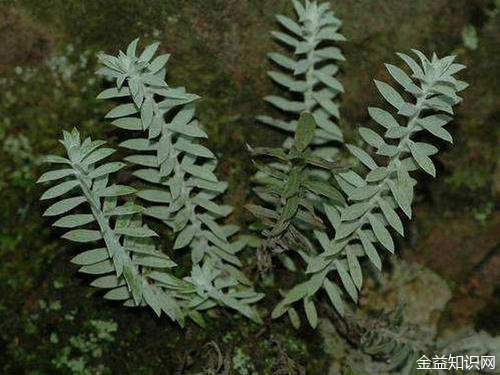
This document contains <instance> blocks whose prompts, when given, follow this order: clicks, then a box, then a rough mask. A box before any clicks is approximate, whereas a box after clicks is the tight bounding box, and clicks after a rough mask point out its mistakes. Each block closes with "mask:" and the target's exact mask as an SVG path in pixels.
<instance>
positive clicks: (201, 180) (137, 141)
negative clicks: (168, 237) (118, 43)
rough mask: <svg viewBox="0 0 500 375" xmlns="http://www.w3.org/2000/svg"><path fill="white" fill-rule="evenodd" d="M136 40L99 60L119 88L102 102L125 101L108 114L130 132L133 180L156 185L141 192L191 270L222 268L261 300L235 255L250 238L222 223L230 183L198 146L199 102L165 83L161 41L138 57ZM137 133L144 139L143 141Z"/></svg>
mask: <svg viewBox="0 0 500 375" xmlns="http://www.w3.org/2000/svg"><path fill="white" fill-rule="evenodd" d="M137 43H138V39H136V40H134V41H132V42H131V43H130V44H129V46H128V48H127V51H126V53H123V52H120V53H119V54H118V56H116V57H115V56H110V55H101V56H100V60H101V62H102V63H103V64H104V67H103V68H102V69H100V70H99V73H100V74H103V75H105V76H106V77H109V78H111V79H113V80H114V81H115V84H116V86H115V87H112V88H109V89H107V90H104V91H103V92H102V93H101V94H100V95H99V96H98V97H99V98H101V99H108V98H121V99H122V100H125V101H126V103H122V104H120V105H118V106H116V107H115V108H113V109H112V110H111V111H110V112H109V113H108V114H107V115H106V117H107V118H112V119H115V120H114V121H113V124H114V125H116V126H118V127H120V128H122V129H125V130H128V131H132V132H129V133H128V134H130V138H129V139H127V140H125V141H124V142H122V143H121V144H120V146H121V147H123V148H125V149H127V150H130V152H131V153H132V154H131V155H128V156H127V157H126V158H125V160H126V161H127V162H129V163H131V164H133V165H134V166H135V167H136V168H135V170H134V173H133V174H134V176H136V177H137V178H139V179H140V180H142V181H143V182H145V183H147V184H149V185H150V186H148V187H147V188H141V189H140V190H139V191H138V192H137V196H138V197H139V198H140V199H141V200H142V201H143V202H144V204H145V205H146V206H147V207H146V209H145V210H144V215H147V216H150V217H153V218H156V219H159V220H161V221H162V222H164V223H165V224H167V225H168V226H169V227H170V228H171V229H173V231H174V232H175V233H177V237H176V240H175V243H174V249H182V248H186V247H188V248H189V249H190V251H191V259H192V262H193V266H195V267H196V266H197V265H198V264H205V263H206V264H207V265H209V268H213V269H214V270H215V271H217V273H218V275H219V276H218V277H219V281H218V282H216V283H215V285H221V286H222V287H227V286H231V287H234V288H239V289H242V290H243V292H242V293H243V294H245V295H248V296H251V298H246V299H243V300H242V301H246V302H248V303H250V302H255V301H257V300H258V299H260V298H261V297H262V295H261V294H258V293H255V292H253V291H250V290H249V287H251V282H250V281H249V280H248V278H247V277H246V276H245V275H244V274H243V273H242V272H241V271H240V270H239V267H241V266H242V263H241V261H240V260H239V259H238V257H237V253H238V252H239V251H240V250H242V249H243V248H244V247H245V244H246V243H245V240H244V239H243V238H239V239H237V240H235V241H232V240H230V238H231V237H234V236H235V234H236V233H237V232H238V227H236V226H234V225H221V224H219V223H218V220H219V219H221V218H225V217H226V216H228V215H229V214H230V212H231V211H232V208H231V207H230V206H227V205H221V204H218V203H217V202H216V201H215V199H216V198H217V197H218V196H219V195H220V194H221V193H223V192H224V191H225V190H226V188H227V183H225V182H221V181H219V180H218V179H217V176H216V175H215V174H214V170H215V168H216V166H217V160H216V157H215V155H214V154H213V153H212V152H211V151H210V150H209V149H208V148H206V147H205V146H203V145H201V144H200V143H199V139H203V138H207V134H206V133H205V131H204V130H203V129H202V127H201V125H200V124H199V123H198V121H197V120H196V119H195V118H194V115H195V104H194V101H195V100H197V99H198V98H199V97H198V96H197V95H193V94H189V93H186V91H185V89H184V88H176V89H173V88H170V87H169V86H168V85H167V83H166V82H165V81H164V79H165V73H166V69H165V64H166V62H167V60H168V57H169V55H160V56H157V57H155V58H153V57H154V54H155V52H156V50H157V48H158V43H154V44H152V45H149V46H147V47H146V48H145V49H144V50H143V52H142V53H141V54H139V55H138V56H137V53H136V50H137ZM137 131H142V134H143V135H142V136H139V137H137V135H138V134H140V133H137ZM202 267H203V266H202ZM233 305H234V304H233ZM233 307H236V306H233ZM237 308H238V309H239V310H240V312H241V313H243V314H244V315H246V316H248V317H251V318H252V319H254V320H256V321H259V318H258V315H257V313H256V312H255V311H254V310H253V309H252V308H251V307H250V306H249V305H243V304H242V303H240V304H239V305H238V306H237Z"/></svg>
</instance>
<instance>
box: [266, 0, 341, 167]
mask: <svg viewBox="0 0 500 375" xmlns="http://www.w3.org/2000/svg"><path fill="white" fill-rule="evenodd" d="M293 5H294V8H295V12H296V17H294V19H292V18H289V17H287V16H284V15H277V16H276V19H277V22H278V24H279V26H280V28H281V30H282V31H273V32H272V33H271V34H272V36H273V38H274V39H275V40H276V41H277V42H278V44H280V45H282V46H283V47H284V48H285V52H284V54H282V53H269V54H268V57H269V60H270V61H271V62H272V64H273V66H275V67H276V68H277V70H272V71H269V72H268V75H269V77H270V78H271V79H272V80H273V81H274V82H275V83H277V84H278V85H279V86H281V87H283V88H284V89H285V90H286V93H285V95H284V96H283V97H282V96H267V97H266V98H265V100H266V101H267V102H268V103H270V104H271V105H273V106H274V107H276V108H277V109H279V110H281V111H283V112H288V113H289V114H292V115H293V117H295V118H296V119H298V116H299V114H300V113H301V112H303V111H306V112H310V113H312V115H313V116H314V118H315V120H316V123H317V124H318V127H317V129H316V131H315V137H314V139H313V142H312V148H313V149H314V150H315V152H316V153H319V154H320V155H321V156H323V157H325V158H327V159H330V160H331V158H332V157H333V156H334V155H335V153H336V152H337V150H336V148H335V147H332V142H342V141H343V136H342V131H341V130H340V128H339V127H338V125H337V120H338V118H339V110H338V105H337V104H336V103H335V102H334V101H333V100H334V99H335V98H336V97H337V96H338V94H339V93H341V92H343V91H344V88H343V86H342V84H341V83H340V82H339V81H338V80H337V79H336V78H335V75H336V74H337V72H338V70H339V68H338V65H337V64H338V62H339V61H344V60H345V58H344V56H343V54H342V52H341V50H340V49H339V48H338V47H336V46H335V44H336V43H337V42H340V41H344V40H345V38H344V37H343V36H342V34H340V32H339V29H340V27H341V21H340V20H339V19H338V18H336V17H335V15H334V13H333V12H332V11H331V10H330V5H329V4H328V3H321V4H318V3H317V2H316V1H306V2H305V3H304V4H303V3H301V2H299V1H297V0H294V1H293ZM332 43H333V44H334V45H332ZM292 97H294V98H297V97H300V100H299V99H292ZM258 119H259V121H261V122H263V123H264V124H267V125H270V126H273V127H275V128H278V129H281V130H284V131H286V132H287V133H293V132H295V129H296V127H297V120H292V121H283V120H280V119H275V118H271V117H269V116H259V117H258ZM292 137H293V134H292ZM291 141H292V140H291V138H288V139H287V140H286V141H285V145H286V146H287V147H288V146H289V145H290V144H291Z"/></svg>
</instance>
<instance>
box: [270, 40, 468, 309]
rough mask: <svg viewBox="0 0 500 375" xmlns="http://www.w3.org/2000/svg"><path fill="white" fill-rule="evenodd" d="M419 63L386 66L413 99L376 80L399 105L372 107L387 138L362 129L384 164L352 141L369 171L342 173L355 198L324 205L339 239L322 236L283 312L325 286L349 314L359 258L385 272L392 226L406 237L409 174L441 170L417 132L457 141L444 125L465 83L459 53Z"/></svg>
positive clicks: (358, 283)
mask: <svg viewBox="0 0 500 375" xmlns="http://www.w3.org/2000/svg"><path fill="white" fill-rule="evenodd" d="M414 52H415V54H416V56H417V58H418V60H419V61H418V62H417V61H416V60H415V59H413V58H411V57H410V56H408V55H405V54H399V56H400V57H401V58H402V59H403V61H404V62H405V63H406V64H407V65H408V67H409V68H410V71H411V73H410V74H407V73H406V72H405V71H403V70H402V69H400V68H398V67H396V66H394V65H389V64H388V65H387V69H388V71H389V73H390V75H391V76H392V77H393V78H394V79H395V81H396V83H397V84H398V85H400V86H401V87H402V88H403V89H404V91H405V94H404V95H405V96H407V97H408V98H412V99H413V100H410V101H407V100H406V99H405V98H404V97H403V95H401V94H400V93H399V92H398V91H397V90H396V89H394V88H393V87H392V86H390V85H389V84H387V83H384V82H380V81H375V84H376V86H377V89H378V90H379V91H380V93H381V94H382V96H383V98H384V99H385V100H386V101H387V102H388V104H390V105H391V106H392V107H394V108H395V109H396V114H395V115H393V114H391V113H390V112H388V111H386V110H384V109H381V108H375V107H373V108H369V114H370V116H371V117H372V119H373V120H374V121H375V122H376V123H377V124H379V125H380V126H382V127H383V129H384V130H385V134H384V137H382V136H380V135H379V134H378V133H377V132H375V131H373V130H372V129H370V128H361V129H360V134H361V137H362V138H363V139H364V140H365V141H366V143H367V144H368V145H370V146H371V147H373V148H374V150H375V154H376V156H377V160H379V161H378V162H377V161H375V159H374V158H373V157H372V156H371V155H370V154H369V153H368V152H366V151H365V150H363V149H361V148H359V147H357V146H354V145H349V146H347V147H348V148H349V150H350V151H351V153H352V154H353V155H354V156H355V157H356V158H357V159H358V160H359V161H360V162H361V163H362V164H363V165H364V166H365V167H367V169H368V171H367V173H366V175H365V176H364V177H362V176H361V175H359V174H358V173H356V172H355V171H353V170H350V171H348V172H343V173H339V174H338V175H337V176H336V178H337V181H338V184H339V186H340V187H341V188H342V190H343V191H344V193H345V194H346V196H347V198H348V200H349V204H347V205H345V206H340V207H331V206H330V207H328V209H325V213H326V218H327V220H326V221H325V225H326V226H329V227H330V228H331V229H332V230H333V231H334V233H335V235H334V237H333V238H326V239H324V240H323V241H322V245H324V246H323V249H322V252H321V253H320V254H319V255H318V256H316V257H311V258H310V259H309V260H308V266H307V270H306V273H307V274H308V275H309V279H308V280H307V281H305V282H302V283H300V284H298V285H296V286H295V287H294V288H292V289H291V290H290V291H289V292H288V293H287V294H286V296H285V297H284V299H283V300H282V301H281V302H280V303H279V304H278V305H277V306H276V307H275V309H274V311H273V317H274V318H277V317H279V316H281V315H283V314H284V313H286V312H287V311H289V310H290V308H291V307H292V306H293V304H294V303H296V302H297V301H300V300H303V301H304V303H306V305H307V304H312V303H314V302H312V301H313V300H314V298H315V297H316V294H317V292H318V291H319V290H321V289H323V290H324V291H325V292H326V294H327V295H328V297H329V298H330V300H331V303H332V304H333V306H334V307H335V308H336V309H337V311H338V312H339V313H340V314H341V315H343V313H344V292H343V291H342V288H340V287H339V286H338V283H337V282H336V280H339V281H340V284H341V285H342V286H343V290H345V291H346V292H347V294H348V295H349V297H350V298H351V299H352V300H353V301H354V302H356V301H357V299H358V293H359V291H360V290H361V287H362V285H363V274H362V268H361V264H360V259H362V258H364V257H366V258H368V260H369V261H370V262H371V263H372V264H373V265H374V266H375V267H376V268H377V269H379V270H381V268H382V261H381V257H380V255H379V249H377V247H379V246H381V247H383V248H385V249H387V250H388V251H389V252H391V253H393V252H394V250H395V249H394V241H393V239H392V235H391V233H390V228H392V229H394V230H395V231H396V232H398V233H399V234H401V235H403V224H402V222H401V219H400V217H399V215H398V213H397V209H398V208H400V209H401V210H402V211H403V212H404V213H405V214H406V215H407V216H408V217H409V218H411V202H412V200H413V187H414V185H415V183H416V181H415V180H414V179H413V178H412V177H411V176H410V172H412V171H415V170H418V169H422V170H424V171H425V172H427V173H429V174H431V175H432V176H435V174H436V169H435V166H434V164H433V162H432V160H431V159H430V156H431V155H433V154H435V153H437V152H438V148H437V147H436V146H434V145H432V144H430V143H428V142H425V141H423V140H420V141H419V140H418V139H417V137H418V136H420V134H421V133H423V132H427V133H428V134H430V135H432V136H434V137H435V138H436V139H444V140H446V141H451V136H450V134H449V132H448V131H446V130H445V129H444V128H443V126H444V125H446V124H447V123H448V122H449V121H450V120H451V119H452V117H451V116H450V115H452V114H453V106H454V105H456V104H458V103H459V102H460V97H458V96H457V92H459V91H461V90H463V89H464V88H465V87H466V86H467V84H465V83H464V82H462V81H459V80H457V79H456V78H454V74H455V73H457V72H459V71H460V70H462V69H463V68H464V66H463V65H460V64H456V63H454V62H453V61H454V56H447V57H444V58H441V59H440V58H438V57H437V56H436V55H433V56H432V58H431V59H428V58H427V57H425V56H424V55H423V54H422V53H421V52H419V51H416V50H414Z"/></svg>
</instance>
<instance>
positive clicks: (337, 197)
mask: <svg viewBox="0 0 500 375" xmlns="http://www.w3.org/2000/svg"><path fill="white" fill-rule="evenodd" d="M315 130H316V123H315V120H314V117H313V116H312V115H311V114H310V113H303V114H302V115H301V117H300V119H299V122H298V126H297V129H296V132H295V137H294V142H293V144H292V145H291V147H290V148H289V149H285V148H276V149H275V148H266V147H258V148H251V147H249V149H250V152H251V154H252V156H254V157H255V158H261V157H266V158H271V159H273V160H277V161H279V164H277V165H276V163H273V162H270V163H268V164H262V163H260V162H257V161H255V162H254V165H255V166H256V167H257V169H258V170H259V171H260V173H261V174H262V175H263V178H261V179H259V181H260V182H261V186H258V187H256V188H255V189H254V190H255V192H256V194H257V195H258V196H259V197H260V198H261V200H262V201H263V205H254V204H248V205H247V206H246V208H247V209H248V210H249V211H250V212H251V213H252V214H253V215H254V216H255V217H256V218H257V219H259V220H260V222H261V223H262V225H263V226H264V229H263V230H262V233H261V235H262V237H263V238H264V239H263V240H262V242H261V243H260V251H261V252H262V253H264V254H266V253H271V254H274V255H283V253H285V252H287V251H288V250H292V251H295V252H297V253H298V254H299V256H300V257H301V258H302V259H304V261H305V263H306V264H307V263H308V260H309V258H311V257H315V256H316V255H317V254H318V251H317V250H316V249H317V248H318V247H319V246H327V243H325V242H324V240H325V238H327V234H326V233H325V227H324V225H323V222H322V220H321V218H320V216H319V215H321V212H320V211H319V209H318V207H317V206H316V205H315V200H314V199H312V198H311V196H312V195H313V194H314V195H318V196H322V197H323V199H324V200H325V201H326V202H330V203H331V204H332V205H343V204H344V197H343V196H342V194H341V193H340V192H339V191H338V190H336V189H335V188H334V187H333V186H332V185H331V184H329V183H328V182H327V181H325V180H324V179H322V178H318V177H317V176H316V175H315V173H314V170H315V168H322V169H323V170H325V171H327V172H328V173H330V174H331V173H333V172H334V171H336V170H338V169H339V166H338V165H337V164H336V163H334V162H331V161H328V160H326V159H323V158H321V157H319V156H317V155H315V154H313V152H312V151H311V147H310V145H311V142H312V141H313V139H314V136H315ZM311 231H313V233H314V238H310V237H311V236H310V235H309V233H310V232H311ZM266 258H268V257H266ZM287 259H289V258H287ZM290 262H291V260H290ZM261 268H264V269H265V267H261ZM303 296H304V295H301V297H303ZM304 304H305V305H304V306H305V309H306V313H307V314H306V315H307V317H308V320H309V323H310V324H311V325H312V326H313V327H315V326H316V324H317V314H316V308H315V305H314V302H313V301H312V300H308V299H306V300H305V301H304ZM289 314H290V312H289ZM291 314H292V315H291V316H290V318H291V319H292V323H293V322H297V321H298V316H296V314H293V312H292V313H291ZM294 325H297V324H294Z"/></svg>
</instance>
